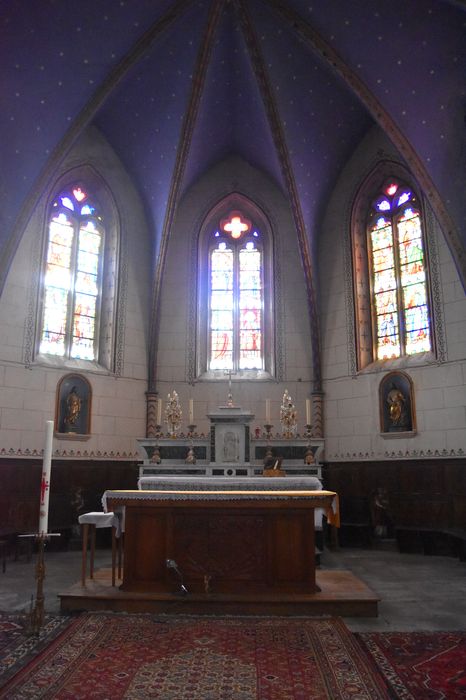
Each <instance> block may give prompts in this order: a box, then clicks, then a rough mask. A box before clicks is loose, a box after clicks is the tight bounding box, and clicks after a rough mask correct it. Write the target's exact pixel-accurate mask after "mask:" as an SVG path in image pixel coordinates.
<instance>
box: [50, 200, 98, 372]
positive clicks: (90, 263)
mask: <svg viewBox="0 0 466 700" xmlns="http://www.w3.org/2000/svg"><path fill="white" fill-rule="evenodd" d="M103 236H104V231H103V225H102V219H101V217H100V215H99V213H98V209H97V207H96V206H95V203H93V202H92V201H91V198H90V197H89V196H88V193H87V192H86V191H85V190H84V189H83V188H81V187H74V188H71V189H70V190H66V191H65V192H61V193H60V194H59V195H58V197H56V199H55V200H54V201H53V203H52V208H51V213H50V218H49V227H48V242H47V253H46V263H45V274H44V302H43V312H42V324H41V333H40V347H39V352H40V353H41V354H48V355H57V356H60V357H65V358H76V359H83V360H95V359H96V357H97V326H98V318H99V306H100V297H101V276H102V257H103Z"/></svg>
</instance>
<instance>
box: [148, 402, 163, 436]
mask: <svg viewBox="0 0 466 700" xmlns="http://www.w3.org/2000/svg"><path fill="white" fill-rule="evenodd" d="M158 400H159V399H158V395H157V392H155V391H146V401H147V423H146V437H148V438H155V437H157V406H158ZM159 429H160V428H159Z"/></svg>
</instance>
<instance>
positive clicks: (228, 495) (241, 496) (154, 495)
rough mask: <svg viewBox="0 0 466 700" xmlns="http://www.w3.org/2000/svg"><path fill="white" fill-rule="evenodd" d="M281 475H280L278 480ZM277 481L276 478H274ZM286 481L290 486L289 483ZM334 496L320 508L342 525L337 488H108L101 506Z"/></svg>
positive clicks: (329, 520) (337, 524)
mask: <svg viewBox="0 0 466 700" xmlns="http://www.w3.org/2000/svg"><path fill="white" fill-rule="evenodd" d="M279 478H280V477H277V478H276V480H277V481H278V479H279ZM274 480H275V479H274ZM288 483H289V482H288V480H287V485H288ZM325 496H331V497H332V500H331V506H330V507H329V508H327V509H317V510H321V511H323V512H325V515H326V517H327V521H328V522H329V524H331V525H335V526H336V527H339V525H340V508H339V501H338V494H337V493H335V491H321V490H319V491H317V490H316V491H312V490H304V489H294V490H293V489H289V488H287V489H283V488H282V489H272V491H270V490H266V489H262V490H254V491H252V490H250V491H249V490H246V489H244V490H243V489H241V490H239V489H238V490H234V489H232V490H223V489H222V490H214V491H207V490H195V489H185V490H174V489H171V490H169V489H166V490H161V489H160V490H138V491H133V490H129V491H105V493H104V495H103V496H102V505H103V508H104V510H107V498H111V499H112V500H118V499H122V500H124V501H126V502H128V500H134V501H138V500H145V499H147V500H161V501H163V500H166V501H182V500H189V501H210V500H211V501H215V500H218V501H236V500H240V501H241V500H261V499H267V500H270V499H277V500H283V501H286V500H288V501H289V500H290V499H292V500H305V501H307V500H311V501H312V500H313V499H315V500H318V499H319V498H321V497H325Z"/></svg>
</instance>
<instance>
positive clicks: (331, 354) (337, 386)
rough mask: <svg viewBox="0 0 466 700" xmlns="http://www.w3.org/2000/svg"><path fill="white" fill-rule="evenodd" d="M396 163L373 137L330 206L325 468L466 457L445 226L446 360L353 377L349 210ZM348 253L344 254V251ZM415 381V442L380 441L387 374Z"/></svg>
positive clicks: (459, 345) (464, 341)
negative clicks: (367, 182)
mask: <svg viewBox="0 0 466 700" xmlns="http://www.w3.org/2000/svg"><path fill="white" fill-rule="evenodd" d="M381 153H382V154H384V155H383V157H392V158H395V159H397V156H396V152H395V151H394V150H393V147H392V146H391V144H390V143H389V142H388V141H387V140H386V139H385V138H384V137H383V136H382V134H381V132H380V131H379V130H378V129H376V128H374V130H373V131H372V132H371V133H370V134H369V135H368V136H367V137H366V138H365V139H364V140H363V142H362V143H361V144H360V146H359V148H358V149H357V151H356V152H355V154H354V155H353V157H352V158H351V160H350V161H349V163H348V165H347V167H346V168H345V169H344V170H343V172H342V174H341V176H340V179H339V181H338V184H337V186H336V188H335V190H334V193H333V195H332V198H331V200H330V202H329V207H328V212H327V216H326V219H325V224H324V228H323V231H322V236H321V240H320V250H319V270H320V272H321V275H320V290H321V308H320V316H321V331H322V349H323V350H322V358H323V377H324V383H323V388H324V392H325V399H324V400H325V409H324V410H325V438H326V458H327V460H332V461H338V460H343V461H347V460H351V459H356V460H360V459H361V458H362V459H364V458H370V459H386V458H387V457H393V458H410V457H416V456H426V457H429V456H432V457H433V456H438V455H439V454H440V455H444V456H447V455H448V456H462V455H464V454H465V453H466V298H465V294H464V290H463V288H462V285H461V283H460V281H459V278H458V274H457V271H456V268H455V265H454V263H453V259H452V257H451V255H450V252H449V250H448V248H447V245H446V243H445V239H444V237H443V235H442V233H441V231H440V228H439V226H438V225H437V224H436V223H435V224H434V239H435V243H436V247H437V251H438V262H439V278H440V286H441V295H440V296H441V303H440V306H441V312H442V316H443V321H444V335H445V345H446V358H445V361H444V362H442V363H437V362H436V361H435V360H433V359H432V358H430V359H429V358H427V357H422V358H416V357H412V358H410V359H409V360H399V361H396V362H388V363H386V364H385V365H380V363H379V364H378V365H374V366H372V367H369V368H367V369H365V370H364V371H362V372H360V373H358V374H356V375H355V376H351V367H352V364H351V352H352V338H351V334H350V333H349V332H348V327H349V326H348V324H349V323H350V315H349V313H348V303H349V302H350V299H349V295H348V274H349V269H348V261H349V259H350V256H349V255H348V248H347V246H348V245H349V240H348V226H349V216H350V209H351V203H352V201H353V198H354V195H355V193H356V189H357V187H358V186H359V185H360V183H361V182H362V180H363V179H364V177H365V176H366V175H367V174H368V173H369V172H370V170H371V169H372V167H373V166H374V165H375V163H376V162H377V160H380V154H381ZM345 246H346V248H345ZM393 369H401V370H403V371H406V372H407V373H408V374H409V375H410V376H411V378H412V380H413V383H414V392H415V406H416V418H417V434H416V435H415V436H414V437H410V438H404V439H403V438H386V437H382V435H381V433H380V423H379V403H378V388H379V384H380V381H381V379H382V377H383V376H384V374H385V373H386V372H387V371H388V370H393Z"/></svg>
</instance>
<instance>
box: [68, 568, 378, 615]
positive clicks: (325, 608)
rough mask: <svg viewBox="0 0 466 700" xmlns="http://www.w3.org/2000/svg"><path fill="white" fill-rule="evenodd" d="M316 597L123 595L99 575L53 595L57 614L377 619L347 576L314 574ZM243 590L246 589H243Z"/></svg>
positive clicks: (373, 603) (370, 599)
mask: <svg viewBox="0 0 466 700" xmlns="http://www.w3.org/2000/svg"><path fill="white" fill-rule="evenodd" d="M316 582H317V585H318V586H319V588H320V589H321V590H320V592H317V593H313V594H307V593H293V594H291V593H280V592H273V593H260V594H258V593H251V592H245V593H241V594H239V593H235V594H225V593H215V592H212V593H208V594H204V593H188V594H187V595H185V596H181V595H179V594H177V593H155V592H145V593H139V592H137V593H136V592H128V591H121V590H120V589H119V588H118V582H117V586H115V587H112V585H111V570H110V569H100V570H99V571H97V572H95V574H94V579H93V580H87V581H86V585H85V586H81V583H80V582H79V583H75V584H74V585H73V586H71V588H69V589H68V590H67V591H64V592H63V593H59V594H58V596H59V598H60V609H61V612H66V613H69V612H78V611H79V612H81V611H83V610H86V611H97V610H101V611H107V612H108V611H112V612H128V613H140V612H150V613H163V614H181V613H185V614H192V615H286V616H292V615H309V616H317V615H337V616H340V617H377V614H378V602H379V600H380V599H379V597H378V596H377V595H376V594H375V593H374V592H373V591H372V590H371V589H370V588H368V587H367V586H366V584H365V583H363V581H361V580H360V579H358V578H357V577H356V576H355V575H354V574H352V573H351V572H350V571H339V570H334V569H331V570H323V571H322V570H318V571H316ZM246 588H247V586H246Z"/></svg>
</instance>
